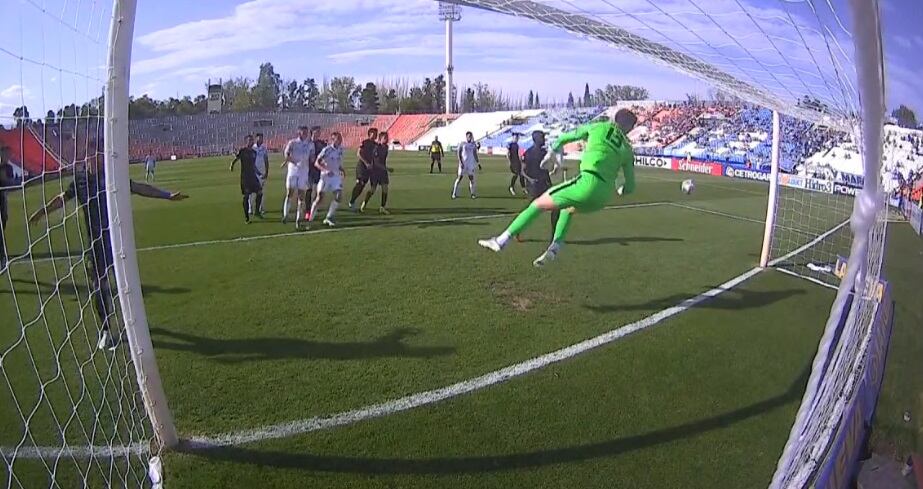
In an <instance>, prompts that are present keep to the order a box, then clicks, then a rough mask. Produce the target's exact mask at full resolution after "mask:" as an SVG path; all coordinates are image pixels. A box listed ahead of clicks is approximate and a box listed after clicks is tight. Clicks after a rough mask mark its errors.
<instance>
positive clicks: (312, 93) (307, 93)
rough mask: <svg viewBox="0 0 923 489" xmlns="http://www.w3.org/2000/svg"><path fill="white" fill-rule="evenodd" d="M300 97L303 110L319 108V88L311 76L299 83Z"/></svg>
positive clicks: (309, 110) (314, 110) (311, 110)
mask: <svg viewBox="0 0 923 489" xmlns="http://www.w3.org/2000/svg"><path fill="white" fill-rule="evenodd" d="M301 97H302V98H303V100H304V102H303V103H302V104H301V105H302V106H303V107H304V109H305V110H307V111H308V112H317V111H318V110H320V108H321V107H320V103H321V100H320V89H319V88H317V82H316V81H314V79H313V78H308V79H306V80H305V81H304V82H303V83H302V84H301Z"/></svg>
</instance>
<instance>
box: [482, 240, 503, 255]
mask: <svg viewBox="0 0 923 489" xmlns="http://www.w3.org/2000/svg"><path fill="white" fill-rule="evenodd" d="M478 244H479V245H481V247H483V248H487V249H488V250H490V251H493V252H495V253H499V252H500V250H502V249H503V246H502V245H501V244H500V241H499V240H497V238H490V239H481V240H478Z"/></svg>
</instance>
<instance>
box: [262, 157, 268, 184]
mask: <svg viewBox="0 0 923 489" xmlns="http://www.w3.org/2000/svg"><path fill="white" fill-rule="evenodd" d="M263 168H265V169H266V174H265V175H263V180H269V152H268V151H267V152H266V153H265V154H264V155H263Z"/></svg>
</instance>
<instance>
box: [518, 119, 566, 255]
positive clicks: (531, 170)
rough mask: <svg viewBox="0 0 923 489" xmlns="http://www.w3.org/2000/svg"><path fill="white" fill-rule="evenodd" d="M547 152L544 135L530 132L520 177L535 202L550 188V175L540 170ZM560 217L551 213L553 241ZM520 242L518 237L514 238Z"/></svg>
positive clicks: (557, 213)
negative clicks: (530, 138) (525, 183)
mask: <svg viewBox="0 0 923 489" xmlns="http://www.w3.org/2000/svg"><path fill="white" fill-rule="evenodd" d="M547 153H548V150H547V149H545V133H544V132H542V131H532V147H531V148H529V149H527V150H526V153H525V155H523V161H522V163H523V164H522V173H521V174H520V175H521V177H522V178H523V179H524V180H525V181H526V182H528V183H527V185H526V190H527V191H528V192H529V198H531V199H532V200H535V199H537V198H539V197H541V196H542V194H544V193H545V192H547V191H548V189H550V188H551V173H549V172H548V170H546V169H544V168H542V161H543V160H544V159H545V155H546V154H547ZM560 215H561V210H560V209H554V210H552V211H551V239H552V241H553V240H554V229H555V227H556V226H557V225H558V217H559V216H560ZM516 239H517V240H520V237H519V236H516Z"/></svg>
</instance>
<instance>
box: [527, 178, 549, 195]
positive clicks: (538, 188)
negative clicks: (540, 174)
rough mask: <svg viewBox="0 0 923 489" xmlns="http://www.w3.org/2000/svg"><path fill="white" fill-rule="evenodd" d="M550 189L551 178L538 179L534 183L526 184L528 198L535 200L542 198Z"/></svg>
mask: <svg viewBox="0 0 923 489" xmlns="http://www.w3.org/2000/svg"><path fill="white" fill-rule="evenodd" d="M550 188H551V178H539V179H537V180H535V181H534V182H527V183H526V190H528V191H529V197H530V198H531V199H532V200H535V199H537V198H539V197H541V196H542V194H544V193H545V192H547V191H548V189H550Z"/></svg>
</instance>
